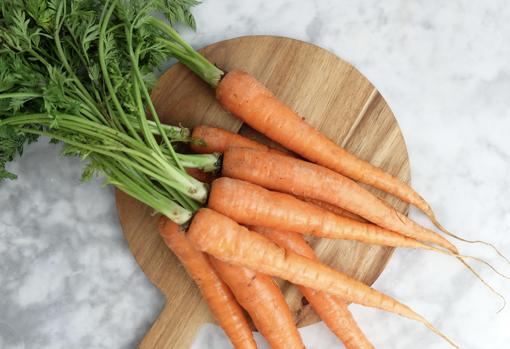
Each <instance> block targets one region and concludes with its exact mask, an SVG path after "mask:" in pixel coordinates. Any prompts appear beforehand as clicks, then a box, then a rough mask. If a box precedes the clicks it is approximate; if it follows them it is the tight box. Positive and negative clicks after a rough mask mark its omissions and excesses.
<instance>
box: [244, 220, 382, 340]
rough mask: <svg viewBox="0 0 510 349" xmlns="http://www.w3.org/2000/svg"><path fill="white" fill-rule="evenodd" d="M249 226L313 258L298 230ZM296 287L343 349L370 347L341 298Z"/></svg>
mask: <svg viewBox="0 0 510 349" xmlns="http://www.w3.org/2000/svg"><path fill="white" fill-rule="evenodd" d="M250 229H251V230H253V231H255V232H257V233H259V234H262V235H264V236H265V237H267V238H268V239H270V240H272V241H273V242H275V243H276V244H277V245H278V246H280V247H281V248H284V249H287V250H289V251H292V252H294V253H297V254H299V255H301V256H304V257H307V258H309V259H312V260H317V257H316V256H315V253H314V252H313V249H312V248H311V247H310V246H309V245H308V243H307V242H306V241H305V239H304V238H303V237H302V236H301V235H300V234H297V233H291V232H286V231H281V230H275V229H268V228H262V227H251V228H250ZM298 289H299V291H300V292H301V294H303V295H304V296H305V298H306V299H307V300H308V302H310V304H311V306H312V307H313V309H314V310H315V312H316V313H317V314H318V315H319V316H320V318H321V319H322V321H324V322H325V323H326V325H327V326H328V327H329V328H330V329H331V331H332V332H333V333H334V334H335V335H336V336H337V337H338V338H339V339H340V340H341V341H342V342H343V343H344V345H345V347H346V348H347V349H365V348H367V349H374V346H373V345H372V344H371V343H370V341H369V340H368V339H367V338H366V336H365V334H364V333H363V331H361V329H360V328H359V326H358V324H357V323H356V320H354V318H353V316H352V314H351V312H350V311H349V309H348V308H347V303H346V302H345V301H344V300H343V299H342V298H339V297H337V296H332V295H330V294H328V293H324V292H321V291H316V290H314V289H311V288H307V287H304V286H298Z"/></svg>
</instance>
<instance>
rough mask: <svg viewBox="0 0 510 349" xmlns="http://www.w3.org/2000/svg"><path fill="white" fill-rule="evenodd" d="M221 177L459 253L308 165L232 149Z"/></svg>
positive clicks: (345, 180) (338, 176)
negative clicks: (337, 209)
mask: <svg viewBox="0 0 510 349" xmlns="http://www.w3.org/2000/svg"><path fill="white" fill-rule="evenodd" d="M222 174H223V175H224V176H228V177H232V178H238V179H242V180H245V181H248V182H251V183H254V184H258V185H260V186H263V187H265V188H268V189H272V190H277V191H281V192H286V193H289V194H293V195H299V196H304V197H308V198H313V199H317V200H320V201H324V202H327V203H330V204H332V205H336V206H339V207H341V208H343V209H346V210H347V211H350V212H353V213H355V214H357V215H360V216H361V217H363V218H365V219H367V220H369V221H371V222H373V223H375V224H377V225H379V226H381V227H383V228H385V229H388V230H392V231H395V232H398V233H401V234H403V235H406V236H408V237H412V238H415V239H417V240H422V241H427V242H433V243H436V244H438V245H440V246H443V247H446V248H448V249H450V250H451V251H452V252H455V253H456V252H457V250H456V248H455V247H454V246H453V245H452V244H451V243H450V242H448V241H447V240H446V239H445V238H443V237H442V236H440V235H439V234H437V233H436V232H434V231H432V230H429V229H426V228H424V227H422V226H421V225H419V224H417V223H415V222H414V221H412V220H411V219H409V218H408V217H407V216H405V215H403V214H401V213H400V212H398V211H397V210H395V209H393V208H390V207H389V206H388V205H386V204H385V203H384V202H383V201H382V200H380V199H379V198H377V197H376V196H375V195H373V194H372V193H370V192H369V191H367V190H365V189H364V188H363V187H361V186H360V185H359V184H358V183H356V182H354V181H353V180H351V179H349V178H347V177H344V176H342V175H341V174H338V173H336V172H334V171H331V170H329V169H327V168H325V167H322V166H319V165H316V164H313V163H310V162H307V161H303V160H299V159H296V158H292V157H289V156H282V155H278V154H274V153H273V154H270V153H268V152H265V151H258V150H254V149H249V148H229V149H227V150H226V151H225V153H224V154H223V166H222Z"/></svg>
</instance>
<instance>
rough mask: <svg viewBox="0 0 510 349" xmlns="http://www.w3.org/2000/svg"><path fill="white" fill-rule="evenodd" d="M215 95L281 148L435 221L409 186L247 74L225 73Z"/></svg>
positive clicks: (237, 72) (222, 103) (239, 72)
mask: <svg viewBox="0 0 510 349" xmlns="http://www.w3.org/2000/svg"><path fill="white" fill-rule="evenodd" d="M216 97H217V99H218V101H219V102H220V103H221V105H222V106H223V107H224V108H226V109H227V110H228V111H230V112H231V113H232V114H234V115H235V116H237V117H239V118H240V119H241V120H243V121H244V122H245V123H247V124H248V125H250V126H251V127H252V128H254V129H255V130H257V131H259V132H260V133H262V134H264V135H265V136H267V137H268V138H270V139H272V140H274V141H275V142H277V143H279V144H281V145H282V146H284V147H285V148H287V149H289V150H291V151H293V152H295V153H296V154H299V155H301V156H302V157H304V158H305V159H308V160H310V161H313V162H315V163H317V164H320V165H322V166H325V167H328V168H330V169H331V170H333V171H336V172H338V173H341V174H343V175H344V176H347V177H349V178H352V179H354V180H356V181H359V182H362V183H365V184H369V185H371V186H373V187H375V188H377V189H380V190H383V191H385V192H387V193H389V194H392V195H394V196H396V197H398V198H400V199H401V200H403V201H405V202H408V203H410V204H413V205H415V206H416V207H418V208H419V209H421V210H422V211H423V212H425V213H426V214H427V215H428V216H429V217H430V218H431V219H433V220H435V216H434V213H433V212H432V209H431V208H430V206H429V204H427V202H426V201H425V200H424V199H423V198H422V197H421V196H420V195H419V194H418V193H416V192H415V191H414V190H413V189H412V188H411V187H410V186H409V185H407V184H406V183H403V182H402V181H400V180H399V179H398V178H396V177H393V176H392V175H390V174H388V173H386V172H384V171H383V170H382V169H380V168H379V167H376V166H374V165H372V164H370V163H369V162H367V161H364V160H362V159H359V158H357V157H356V156H354V155H353V154H351V153H349V152H348V151H346V150H345V149H343V148H342V147H340V146H338V145H337V144H336V143H334V142H333V141H331V140H330V139H328V138H327V137H326V136H325V135H323V134H322V133H321V132H319V131H317V130H316V129H314V128H313V127H311V126H310V125H308V124H307V123H306V122H305V121H304V120H303V118H301V117H300V116H299V115H298V114H297V113H295V112H294V111H293V110H292V109H291V108H289V107H288V106H286V105H285V104H284V103H283V102H281V101H280V100H279V99H278V98H277V97H276V96H275V95H274V94H273V93H271V92H270V91H269V90H268V89H267V88H266V87H265V86H264V85H263V84H262V83H260V82H259V81H257V80H256V79H255V78H254V77H252V76H251V75H249V74H248V73H245V72H242V71H237V70H234V71H231V72H229V73H227V74H226V75H225V76H224V77H223V79H222V80H221V81H220V83H219V84H218V86H217V88H216Z"/></svg>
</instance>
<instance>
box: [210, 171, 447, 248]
mask: <svg viewBox="0 0 510 349" xmlns="http://www.w3.org/2000/svg"><path fill="white" fill-rule="evenodd" d="M208 207H209V208H212V209H213V210H216V211H218V212H220V213H222V214H224V215H226V216H228V217H230V218H232V219H234V220H235V221H236V222H239V223H241V224H246V225H256V226H264V227H267V228H274V229H280V230H285V231H292V232H295V233H301V234H312V235H315V236H319V237H325V238H330V239H348V240H357V241H360V242H364V243H368V244H376V245H383V246H392V247H412V248H424V249H430V248H429V247H428V246H426V245H424V244H422V243H421V242H419V241H417V240H415V239H412V238H409V237H406V236H403V235H400V234H398V233H395V232H393V231H389V230H387V229H384V228H381V227H379V226H377V225H374V224H369V223H362V222H358V221H355V220H352V219H350V218H347V217H341V216H337V215H335V214H333V213H331V212H329V211H326V210H324V209H322V208H320V207H317V206H314V205H312V204H309V203H307V202H304V201H301V200H298V199H296V198H295V197H294V196H292V195H289V194H284V193H278V192H272V191H269V190H267V189H264V188H262V187H259V186H257V185H255V184H251V183H248V182H244V181H241V180H237V179H232V178H227V177H222V178H218V179H216V180H214V181H213V183H212V186H211V191H210V194H209V201H208ZM421 238H422V239H423V240H424V241H430V240H433V242H437V243H442V244H444V243H443V238H442V237H441V236H439V235H437V238H436V235H432V237H429V236H422V237H421ZM444 241H446V240H444ZM447 246H448V247H450V245H447Z"/></svg>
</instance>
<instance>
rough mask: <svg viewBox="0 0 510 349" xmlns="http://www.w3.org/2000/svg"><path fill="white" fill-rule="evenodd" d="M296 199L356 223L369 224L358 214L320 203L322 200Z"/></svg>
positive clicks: (300, 197) (301, 197)
mask: <svg viewBox="0 0 510 349" xmlns="http://www.w3.org/2000/svg"><path fill="white" fill-rule="evenodd" d="M296 197H297V198H298V199H299V200H303V201H305V202H308V203H310V204H313V205H315V206H319V207H320V208H323V209H325V210H327V211H330V212H332V213H334V214H336V215H338V216H344V217H348V218H351V219H354V220H355V221H358V222H363V223H366V222H367V220H366V219H364V218H363V217H360V216H358V215H357V214H355V213H352V212H349V211H347V210H346V209H343V208H341V207H338V206H335V205H331V204H328V203H327V202H324V201H320V200H317V199H312V198H307V197H304V196H296Z"/></svg>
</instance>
